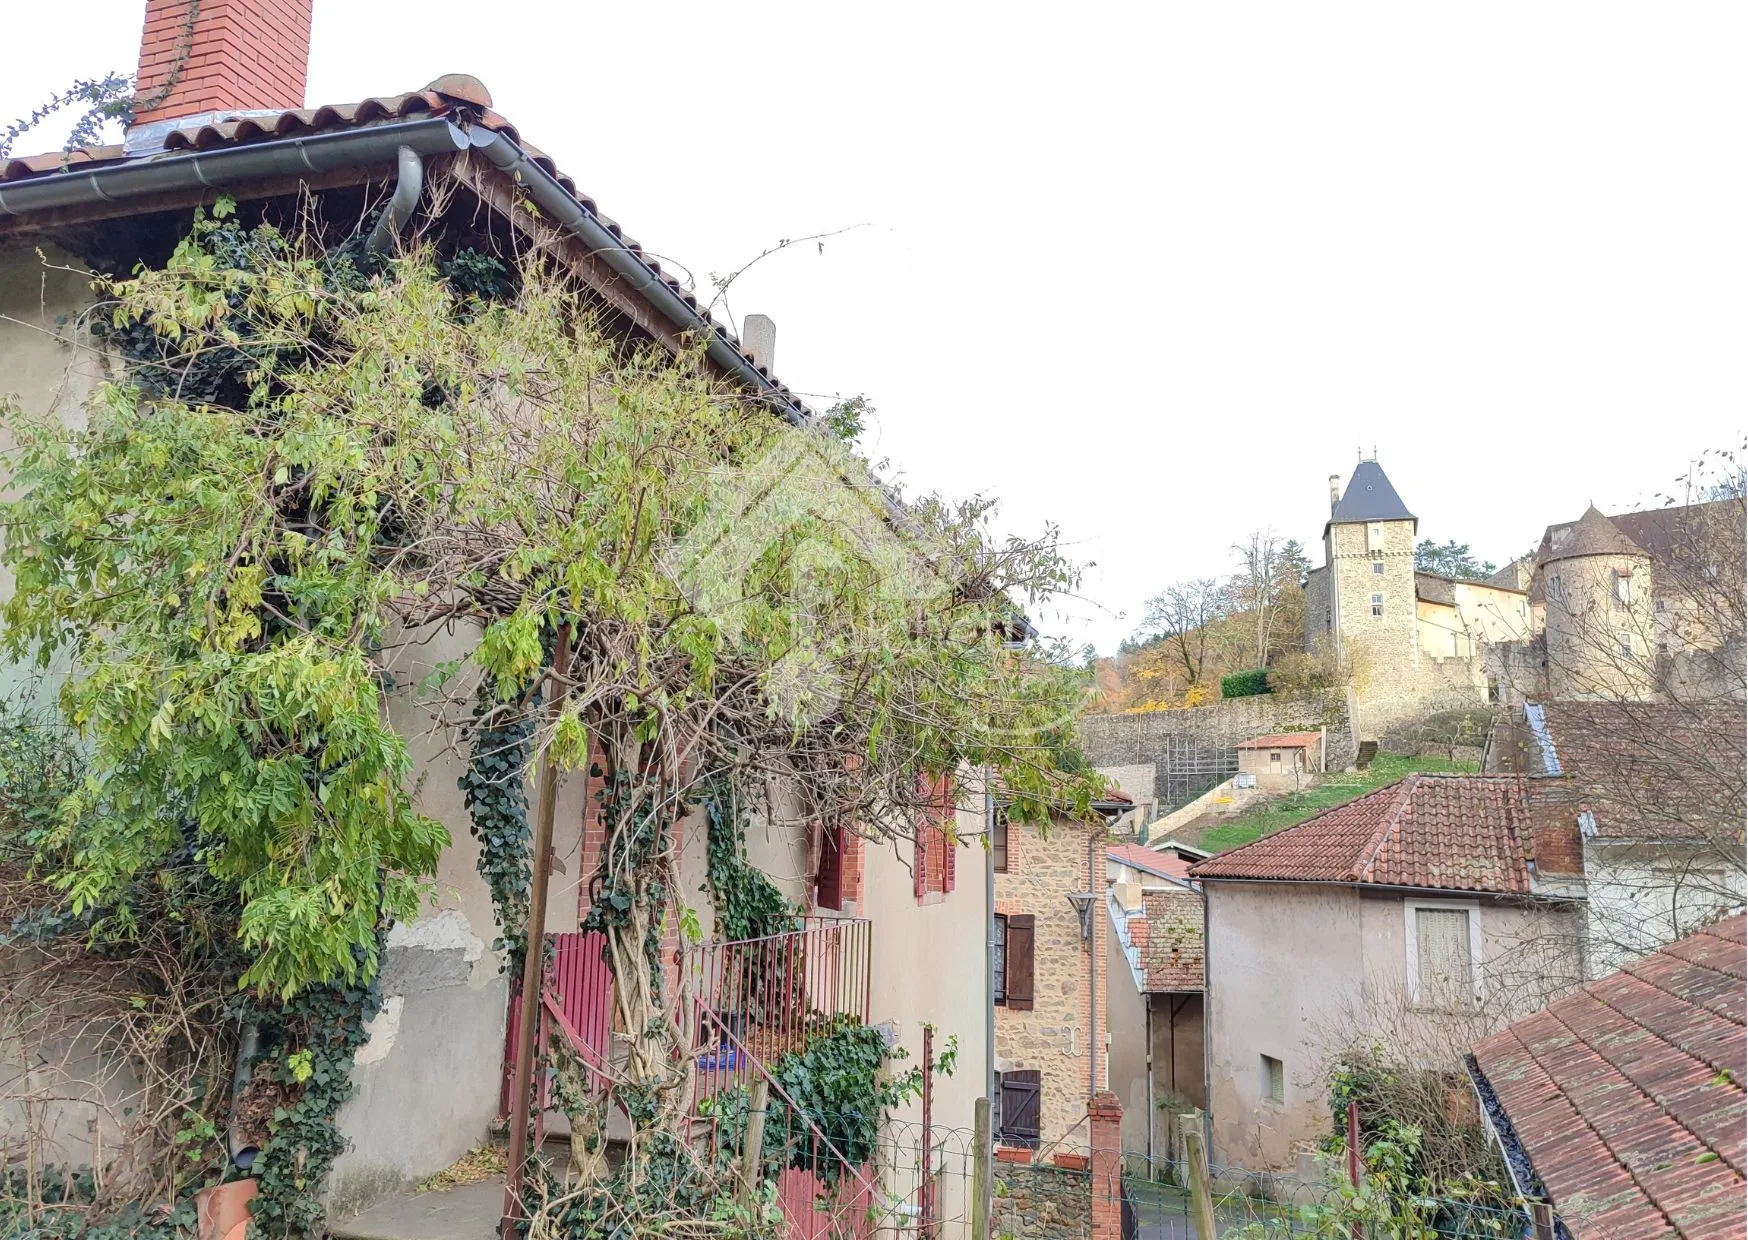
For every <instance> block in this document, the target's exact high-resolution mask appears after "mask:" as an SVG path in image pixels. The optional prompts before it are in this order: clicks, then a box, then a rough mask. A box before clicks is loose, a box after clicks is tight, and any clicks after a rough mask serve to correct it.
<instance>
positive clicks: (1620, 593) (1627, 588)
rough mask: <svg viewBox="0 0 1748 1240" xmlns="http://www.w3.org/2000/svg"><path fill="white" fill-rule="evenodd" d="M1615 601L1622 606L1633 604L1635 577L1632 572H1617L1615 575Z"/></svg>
mask: <svg viewBox="0 0 1748 1240" xmlns="http://www.w3.org/2000/svg"><path fill="white" fill-rule="evenodd" d="M1614 601H1615V602H1617V603H1619V604H1620V605H1621V606H1622V607H1630V606H1632V603H1633V579H1632V576H1631V575H1630V574H1627V573H1616V574H1615V575H1614Z"/></svg>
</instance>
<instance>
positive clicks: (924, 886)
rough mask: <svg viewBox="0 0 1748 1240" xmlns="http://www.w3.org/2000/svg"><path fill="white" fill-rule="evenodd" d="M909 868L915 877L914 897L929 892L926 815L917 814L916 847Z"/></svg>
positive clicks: (922, 895)
mask: <svg viewBox="0 0 1748 1240" xmlns="http://www.w3.org/2000/svg"><path fill="white" fill-rule="evenodd" d="M911 869H912V870H914V871H915V872H916V873H915V878H916V898H917V899H919V900H920V899H922V898H923V897H924V896H926V895H927V894H928V893H929V822H928V818H927V816H926V815H922V814H919V815H917V820H916V847H915V849H914V851H913V853H912V857H911Z"/></svg>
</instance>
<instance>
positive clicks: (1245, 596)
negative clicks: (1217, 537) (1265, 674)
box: [1231, 529, 1296, 667]
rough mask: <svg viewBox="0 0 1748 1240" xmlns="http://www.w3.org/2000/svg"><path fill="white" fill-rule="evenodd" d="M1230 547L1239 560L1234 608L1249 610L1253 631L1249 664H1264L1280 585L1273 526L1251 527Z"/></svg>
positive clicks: (1279, 563) (1279, 548) (1270, 640)
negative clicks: (1245, 537) (1244, 536)
mask: <svg viewBox="0 0 1748 1240" xmlns="http://www.w3.org/2000/svg"><path fill="white" fill-rule="evenodd" d="M1232 550H1233V553H1234V554H1236V555H1237V556H1238V564H1239V568H1238V575H1237V576H1236V577H1234V578H1233V579H1232V587H1231V588H1232V596H1233V602H1234V603H1235V604H1236V606H1235V610H1238V611H1244V612H1249V613H1250V625H1251V631H1252V632H1253V633H1254V634H1255V641H1254V643H1253V644H1252V646H1251V649H1250V663H1251V666H1252V667H1267V666H1268V661H1269V647H1270V645H1271V643H1272V642H1273V640H1274V624H1275V619H1276V612H1277V603H1278V600H1279V598H1280V591H1281V585H1282V574H1281V545H1280V543H1279V542H1277V541H1276V539H1275V533H1274V531H1273V530H1267V529H1264V530H1253V531H1251V534H1250V537H1249V538H1248V539H1246V540H1245V541H1244V542H1242V543H1234V544H1233V546H1232ZM1295 584H1296V583H1295Z"/></svg>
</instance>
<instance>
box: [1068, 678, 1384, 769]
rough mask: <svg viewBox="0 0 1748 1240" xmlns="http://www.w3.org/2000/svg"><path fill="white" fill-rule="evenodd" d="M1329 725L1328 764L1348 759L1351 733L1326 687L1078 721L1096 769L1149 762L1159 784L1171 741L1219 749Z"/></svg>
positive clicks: (1337, 694) (1339, 699) (1338, 697)
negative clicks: (1298, 694)
mask: <svg viewBox="0 0 1748 1240" xmlns="http://www.w3.org/2000/svg"><path fill="white" fill-rule="evenodd" d="M1325 727H1326V728H1328V729H1329V767H1330V769H1331V770H1337V771H1339V770H1341V769H1342V768H1343V767H1345V766H1347V765H1348V764H1349V763H1350V762H1352V761H1353V756H1354V749H1355V745H1354V736H1353V728H1352V725H1351V724H1350V722H1349V719H1348V703H1347V696H1346V694H1344V693H1343V692H1341V691H1340V690H1333V689H1332V690H1329V691H1327V692H1325V693H1322V694H1319V695H1317V696H1314V697H1306V698H1282V697H1276V696H1275V695H1274V694H1272V693H1263V694H1258V695H1256V696H1255V697H1242V698H1227V699H1224V700H1222V701H1219V702H1215V703H1212V704H1211V705H1208V706H1196V707H1192V708H1191V709H1189V710H1151V711H1145V712H1142V713H1139V714H1132V715H1087V716H1086V717H1084V718H1083V719H1082V720H1081V738H1082V744H1083V746H1084V747H1085V750H1086V756H1087V758H1088V760H1090V761H1091V762H1092V764H1093V765H1094V766H1096V767H1099V768H1100V769H1105V768H1113V767H1126V766H1136V765H1139V764H1142V763H1150V764H1152V765H1153V766H1154V768H1155V770H1156V771H1157V772H1158V775H1157V782H1158V783H1159V784H1163V782H1164V774H1165V769H1166V767H1167V766H1168V765H1169V763H1170V760H1171V742H1172V741H1173V740H1174V739H1178V740H1181V739H1183V738H1196V739H1199V740H1202V741H1204V742H1207V743H1209V744H1212V745H1215V746H1218V747H1220V748H1230V747H1232V746H1235V745H1237V744H1238V742H1239V741H1242V740H1249V739H1250V738H1251V737H1253V736H1263V735H1266V734H1267V733H1270V732H1315V731H1317V730H1318V729H1319V728H1325Z"/></svg>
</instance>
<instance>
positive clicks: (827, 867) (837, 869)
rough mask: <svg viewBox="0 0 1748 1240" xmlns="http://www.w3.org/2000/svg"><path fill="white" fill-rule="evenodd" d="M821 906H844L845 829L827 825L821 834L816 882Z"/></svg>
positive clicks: (817, 904)
mask: <svg viewBox="0 0 1748 1240" xmlns="http://www.w3.org/2000/svg"><path fill="white" fill-rule="evenodd" d="M814 887H815V891H814V896H813V902H814V904H815V905H816V906H817V907H819V908H832V909H841V908H843V907H844V829H843V828H842V827H825V828H824V829H822V830H821V831H820V836H819V876H818V878H817V879H816V880H815V883H814Z"/></svg>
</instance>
